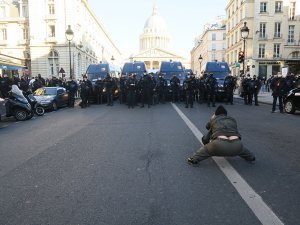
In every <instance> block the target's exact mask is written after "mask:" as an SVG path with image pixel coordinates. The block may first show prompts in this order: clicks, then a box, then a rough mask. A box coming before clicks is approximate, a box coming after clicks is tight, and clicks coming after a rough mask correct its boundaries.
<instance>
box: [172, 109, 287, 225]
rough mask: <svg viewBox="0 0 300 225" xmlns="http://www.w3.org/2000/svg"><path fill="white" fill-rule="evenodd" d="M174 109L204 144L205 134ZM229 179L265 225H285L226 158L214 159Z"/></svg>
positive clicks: (178, 110)
mask: <svg viewBox="0 0 300 225" xmlns="http://www.w3.org/2000/svg"><path fill="white" fill-rule="evenodd" d="M171 104H172V106H173V108H174V109H175V110H176V112H177V113H178V114H179V116H180V117H181V118H182V120H183V121H184V122H185V123H186V125H187V126H188V127H189V128H190V130H191V131H192V132H193V134H194V135H195V136H196V138H197V139H198V140H199V142H200V143H201V144H202V145H203V143H202V140H201V138H202V136H203V134H202V133H201V132H200V131H199V130H198V128H197V127H196V126H195V125H194V124H193V123H192V122H191V121H190V120H189V119H188V118H187V117H186V116H185V115H184V113H183V112H182V111H181V110H180V109H179V108H178V107H177V106H176V105H175V104H173V103H171ZM212 159H213V160H214V161H215V163H216V164H217V165H218V167H219V168H220V169H221V171H222V172H223V173H224V174H225V176H226V177H227V179H228V180H229V181H230V182H231V184H232V185H233V186H234V188H235V189H236V190H237V192H238V193H239V194H240V196H241V197H242V198H243V199H244V201H245V202H246V203H247V205H248V206H249V208H250V209H251V210H252V212H253V213H254V214H255V216H256V217H257V218H258V220H259V221H260V222H261V223H262V224H263V225H283V222H282V221H281V220H280V219H279V218H278V217H277V216H276V214H275V213H274V212H273V211H272V210H271V209H270V207H269V206H268V205H267V204H266V203H265V202H264V201H263V199H262V198H261V196H260V195H258V194H257V193H256V192H255V191H254V190H253V189H252V188H251V187H250V185H249V184H248V183H247V182H246V181H245V180H244V179H243V178H242V177H241V175H240V174H239V173H238V172H237V171H236V170H235V169H234V168H233V167H232V166H231V165H230V163H229V162H228V161H227V160H226V159H225V158H224V157H212Z"/></svg>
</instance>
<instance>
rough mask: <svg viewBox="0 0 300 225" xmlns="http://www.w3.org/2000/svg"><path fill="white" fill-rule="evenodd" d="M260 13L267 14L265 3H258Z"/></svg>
mask: <svg viewBox="0 0 300 225" xmlns="http://www.w3.org/2000/svg"><path fill="white" fill-rule="evenodd" d="M260 12H261V13H265V12H267V2H261V3H260Z"/></svg>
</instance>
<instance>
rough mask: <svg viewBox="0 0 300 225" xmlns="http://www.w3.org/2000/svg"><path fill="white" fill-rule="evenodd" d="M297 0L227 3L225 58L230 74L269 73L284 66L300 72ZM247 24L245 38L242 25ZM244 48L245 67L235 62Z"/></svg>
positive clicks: (299, 14) (236, 0) (299, 3)
mask: <svg viewBox="0 0 300 225" xmlns="http://www.w3.org/2000/svg"><path fill="white" fill-rule="evenodd" d="M299 9H300V1H299V0H281V1H279V0H278V1H277V0H276V1H274V0H264V1H258V0H230V1H229V3H228V5H227V7H226V17H227V26H226V29H227V38H226V39H227V50H226V61H227V62H228V63H229V64H230V67H231V70H232V72H233V74H235V75H239V74H240V72H242V71H243V70H245V72H247V73H250V74H251V75H254V74H255V75H259V76H263V77H269V76H270V75H272V74H276V73H277V72H279V71H281V70H282V68H284V67H286V68H288V69H289V72H292V73H300V10H299ZM244 22H246V26H247V27H248V28H249V35H248V37H247V38H246V39H245V46H244V41H243V39H242V38H241V28H242V27H243V26H244ZM244 49H245V63H244V65H245V68H243V64H239V63H238V53H239V51H244Z"/></svg>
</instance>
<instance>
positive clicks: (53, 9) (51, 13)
mask: <svg viewBox="0 0 300 225" xmlns="http://www.w3.org/2000/svg"><path fill="white" fill-rule="evenodd" d="M48 9H49V14H50V15H54V14H55V7H54V5H53V4H49V5H48Z"/></svg>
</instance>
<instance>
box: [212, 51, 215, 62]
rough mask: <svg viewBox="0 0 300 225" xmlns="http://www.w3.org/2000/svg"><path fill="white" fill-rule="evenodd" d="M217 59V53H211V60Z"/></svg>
mask: <svg viewBox="0 0 300 225" xmlns="http://www.w3.org/2000/svg"><path fill="white" fill-rule="evenodd" d="M215 60H216V53H215V52H213V53H212V54H211V61H215Z"/></svg>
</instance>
